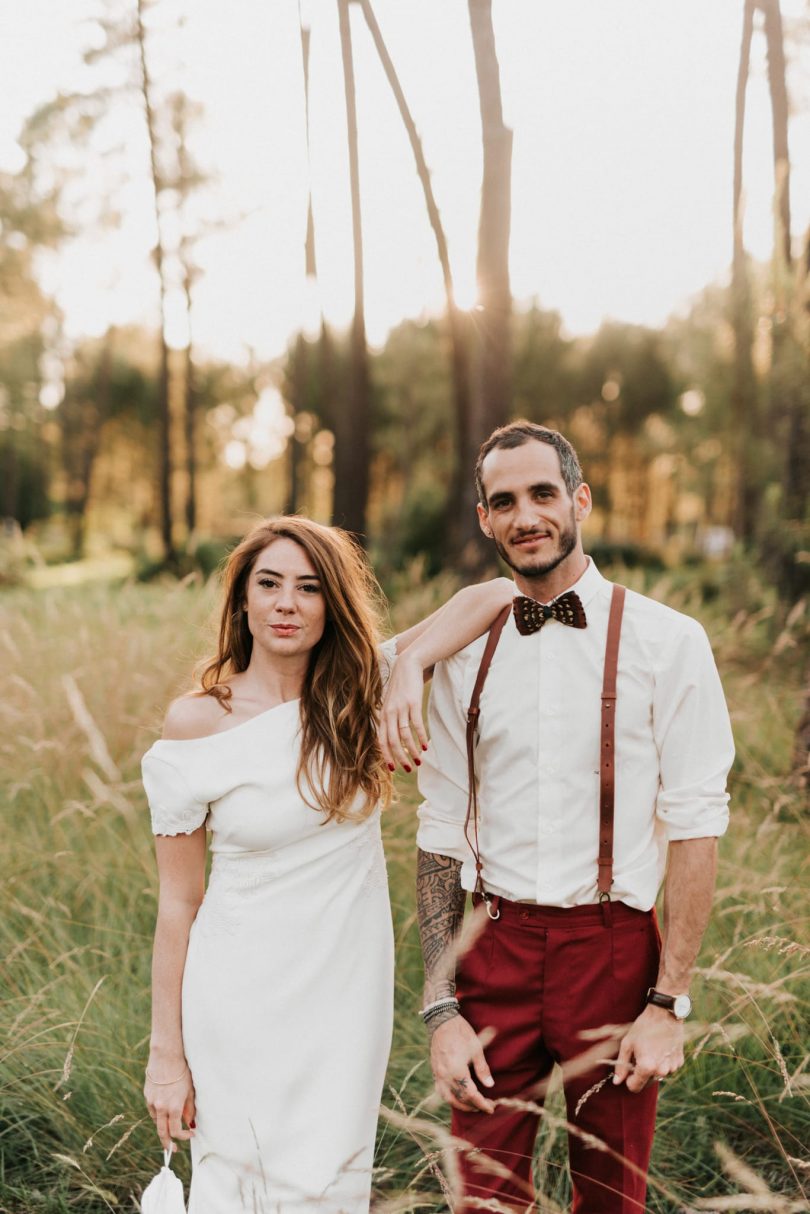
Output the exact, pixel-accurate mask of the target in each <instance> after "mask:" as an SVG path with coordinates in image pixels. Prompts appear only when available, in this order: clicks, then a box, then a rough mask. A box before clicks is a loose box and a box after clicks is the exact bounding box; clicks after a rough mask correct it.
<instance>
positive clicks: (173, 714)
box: [162, 691, 223, 742]
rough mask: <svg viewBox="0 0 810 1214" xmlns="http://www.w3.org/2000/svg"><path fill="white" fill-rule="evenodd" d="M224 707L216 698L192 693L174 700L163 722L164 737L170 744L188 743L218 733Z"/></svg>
mask: <svg viewBox="0 0 810 1214" xmlns="http://www.w3.org/2000/svg"><path fill="white" fill-rule="evenodd" d="M222 713H223V710H222V707H221V706H220V703H219V700H217V699H215V697H214V696H209V695H205V694H202V695H201V694H200V693H199V692H196V691H192V692H189V694H188V695H184V696H178V698H177V699H176V700H172V702H171V704H170V705H169V707H168V709H167V710H166V716H165V718H164V721H163V734H162V737H163V738H164V740H165V741H167V742H169V741H171V742H188V741H190V740H191V739H192V738H204V737H206V736H207V735H208V734H210V733H216V731H217V728H218V726H219V723H220V721H221V720H222Z"/></svg>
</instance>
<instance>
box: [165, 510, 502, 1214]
mask: <svg viewBox="0 0 810 1214" xmlns="http://www.w3.org/2000/svg"><path fill="white" fill-rule="evenodd" d="M507 585H508V584H507ZM376 589H377V588H376V584H375V583H374V581H373V578H372V575H371V573H370V571H369V569H368V566H367V565H366V563H365V559H364V557H363V556H362V554H361V553H360V551H359V550H358V549H357V548H356V546H355V545H354V544H353V543H352V542H351V540H350V539H349V538H348V537H347V536H346V535H345V534H344V533H342V532H340V531H339V530H337V529H335V528H329V527H322V526H320V525H318V524H316V523H312V522H309V521H308V520H306V519H302V518H281V519H269V520H266V521H265V522H263V523H260V524H259V525H258V526H257V527H255V528H254V529H253V530H252V531H251V532H250V534H249V535H248V536H247V537H246V538H245V539H244V540H243V541H242V543H241V544H240V545H239V546H238V547H237V548H236V549H235V550H234V551H233V553H232V554H231V556H230V559H229V561H228V565H227V568H226V573H225V602H224V604H223V610H222V618H221V624H220V632H219V647H218V651H217V655H216V657H215V658H214V659H213V661H212V662H211V663H210V664H209V665H208V667H207V668H206V670H205V672H204V674H203V676H202V687H201V690H200V691H199V692H196V693H192V694H191V695H187V696H183V697H181V698H180V699H178V700H175V701H174V703H173V704H172V705H171V706H170V708H169V711H168V713H167V716H166V721H165V726H164V731H163V737H162V738H161V740H160V741H158V742H156V743H155V744H154V746H153V747H152V748H151V749H150V750H149V752H148V753H147V754H146V756H145V757H144V760H143V778H144V785H145V787H146V791H147V795H148V799H149V804H150V808H151V812H152V821H153V829H154V831H155V834H156V835H157V840H156V850H157V860H158V870H159V875H160V899H159V906H158V918H157V926H156V932H155V947H154V959H153V969H152V984H153V1013H152V1036H151V1047H150V1054H149V1062H148V1066H147V1078H146V1084H145V1088H144V1094H145V1096H146V1101H147V1105H148V1107H149V1109H150V1112H151V1114H152V1116H153V1118H154V1120H155V1123H156V1127H157V1131H158V1134H159V1136H160V1139H161V1142H162V1143H163V1145H164V1147H167V1146H169V1145H170V1143H171V1140H172V1139H191V1151H192V1163H193V1179H192V1185H191V1195H190V1204H189V1212H190V1214H237V1211H250V1212H251V1214H260V1212H262V1211H268V1212H269V1211H271V1210H272V1211H273V1212H274V1214H277V1212H278V1211H282V1212H284V1214H286V1212H287V1211H288V1210H292V1209H296V1210H304V1209H310V1208H313V1209H314V1207H315V1206H316V1205H317V1207H318V1210H319V1211H321V1212H322V1214H336V1212H337V1211H345V1212H347V1214H355V1212H358V1214H359V1212H361V1211H365V1210H367V1209H368V1203H369V1192H370V1184H371V1165H372V1153H373V1147H374V1135H375V1127H376V1120H377V1109H378V1105H379V1099H380V1094H381V1089H382V1083H383V1078H384V1074H385V1067H386V1062H387V1057H388V1051H389V1047H390V1037H391V1021H392V993H393V942H392V931H391V916H390V907H389V903H388V892H387V880H386V871H385V861H384V857H383V852H382V843H381V839H380V824H379V811H380V807H381V806H384V805H385V804H387V802H388V801H389V799H390V795H391V776H390V772H391V771H392V770H393V766H394V765H393V763H391V762H390V761H389V762H387V763H386V761H385V760H384V758H383V753H382V750H381V747H380V744H379V742H378V740H377V737H376V733H375V725H376V716H377V713H378V710H379V706H380V700H381V694H382V677H381V673H380V664H381V660H382V664H383V665H386V664H387V663H388V662H390V660H391V658H392V657H393V648H394V645H395V644H397V642H388V643H387V644H386V646H384V647H383V649H382V651H379V650H378V649H377V646H376V619H375V611H374V599H375V591H376ZM505 593H506V592H505V589H504V587H503V584H502V583H500V582H498V583H489V584H487V585H486V586H481V587H472V588H469V589H467V590H464V591H461V592H460V593H459V594H458V595H457V596H456V597H455V599H454V600H451V602H450V603H449V604H447V605H446V606H445V607H444V608H443V609H442V610H441V611H440V612H438V613H436V615H435V617H431V619H430V620H429V621H426V622H424V623H423V624H421V625H417V627H416V628H414V629H411V630H410V632H406V633H404V634H403V635H402V636H401V637H400V638H398V647H399V648H400V649H404V648H407V647H408V645H409V644H410V643H411V642H412V641H413V640H415V639H416V638H417V637H419V639H420V644H419V653H420V660H422V661H423V662H424V664H425V665H428V664H430V663H431V662H432V661H434V660H437V659H438V658H439V657H441V656H446V655H447V654H449V653H451V652H454V651H455V650H456V649H458V648H459V647H461V646H463V645H465V644H467V643H469V641H470V640H472V639H473V638H474V637H475V636H476V635H478V634H480V633H481V632H483V631H484V629H485V628H486V627H487V626H488V624H489V622H490V621H491V619H492V618H493V616H494V615H495V614H496V613H497V610H498V609H499V607H500V605H501V603H502V602H503V601H504V597H505ZM401 742H402V745H403V746H404V747H405V748H406V752H403V750H402V749H399V750H398V754H399V755H402V756H403V757H405V758H406V760H407V759H408V758H411V757H413V759H414V761H415V762H417V763H418V761H419V760H418V757H416V744H415V742H414V741H413V738H412V736H411V735H409V736H408V738H407V739H406V738H403V739H401ZM206 828H207V829H208V830H209V831H210V832H211V836H212V843H211V852H212V866H211V873H210V878H209V882H208V887H207V889H205V854H206ZM183 1123H185V1128H184V1125H183Z"/></svg>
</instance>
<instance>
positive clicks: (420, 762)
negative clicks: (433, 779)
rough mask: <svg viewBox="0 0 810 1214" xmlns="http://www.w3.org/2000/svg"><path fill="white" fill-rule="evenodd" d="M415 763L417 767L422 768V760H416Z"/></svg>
mask: <svg viewBox="0 0 810 1214" xmlns="http://www.w3.org/2000/svg"><path fill="white" fill-rule="evenodd" d="M414 763H415V764H416V766H417V767H421V766H422V760H421V759H414Z"/></svg>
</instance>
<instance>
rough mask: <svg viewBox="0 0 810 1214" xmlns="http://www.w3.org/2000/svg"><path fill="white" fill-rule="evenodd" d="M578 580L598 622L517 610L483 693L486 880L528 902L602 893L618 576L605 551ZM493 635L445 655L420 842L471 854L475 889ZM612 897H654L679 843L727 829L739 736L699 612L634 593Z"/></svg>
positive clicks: (624, 649) (436, 679) (434, 704)
mask: <svg viewBox="0 0 810 1214" xmlns="http://www.w3.org/2000/svg"><path fill="white" fill-rule="evenodd" d="M571 589H573V590H575V591H576V593H577V594H578V595H579V597H580V599H581V600H582V605H583V607H584V608H585V612H586V615H587V620H588V623H587V627H586V628H584V629H577V628H571V627H568V626H567V625H564V624H561V623H559V622H558V621H557V620H554V619H551V620H547V621H546V623H545V625H544V626H543V627H542V628H541V629H540V630H539V631H538V632H535V633H533V634H532V635H531V636H521V635H520V633H519V632H518V631H517V628H516V626H515V622H514V617H510V618H509V619H508V620H507V622H506V625H505V627H504V630H503V633H502V634H501V638H500V641H499V642H498V646H497V648H496V650H495V656H494V658H493V661H492V665H491V667H490V670H489V674H488V676H487V680H486V683H485V684H484V690H483V693H482V696H481V715H480V717H479V725H478V744H477V747H476V760H475V762H476V771H477V774H478V788H479V805H480V817H479V849H480V853H481V857H482V861H483V879H484V884H485V886H486V888H487V889H488V890H490V891H491V892H492V893H494V894H500V895H501V896H502V897H506V898H510V899H513V900H516V901H520V900H525V901H531V902H538V903H541V904H543V905H549V906H578V905H580V904H582V903H590V902H595V901H596V900H597V887H596V882H597V856H598V852H599V838H598V835H599V732H600V715H601V699H600V696H601V689H602V674H603V669H604V661H605V642H606V638H607V624H608V614H609V611H610V600H611V591H612V583H610V582H608V581H607V580H606V579H605V578H603V577H602V575H601V574H600V573H599V571H598V570H597V568H596V566H595V565H594V563H593V561H590V560H589V563H588V567H587V569H586V570H585V572H584V573H583V574H582V576H581V577H580V578H579V580H578V581H577V582H576V584H575V585H574V586H572V587H571ZM485 641H486V638H485V637H479V638H478V640H476V641H474V642H473V643H472V644H471V645H468V646H467V647H466V649H462V650H461V651H460V652H459V653H457V654H455V655H454V656H453V657H452V658H450V659H449V660H448V661H445V662H441V663H439V664H438V665H437V667H436V670H435V673H434V676H433V687H432V690H431V696H430V709H429V722H430V735H431V743H430V749H429V750H428V752H427V754H426V755H425V756H424V758H423V760H422V766H421V768H420V771H419V788H420V791H421V793H422V795H423V797H424V801H423V803H422V805H421V806H420V809H419V820H420V825H419V831H418V835H417V843H418V845H419V847H420V848H421V849H422V850H423V851H426V852H438V853H439V854H440V855H445V856H451V857H454V858H455V859H457V860H461V861H463V867H462V871H461V881H462V885H463V886H464V888H465V889H468V890H472V889H473V888H474V887H475V865H474V861H473V858H472V851H471V849H470V846H469V844H468V843H467V841H466V839H465V836H464V819H465V816H466V812H467V755H466V745H465V728H466V717H467V706H468V704H469V702H470V696H471V694H472V690H473V684H474V682H475V677H476V674H477V673H478V667H479V664H480V661H481V655H482V653H483V649H484V644H485ZM615 753H616V798H615V833H614V871H613V889H612V890H611V897H613V898H617V899H621V900H622V901H624V902H626V903H628V905H630V906H634V907H636V908H638V909H639V910H648V909H649V908H650V907H651V906H652V905H653V904H654V902H655V898H656V895H657V893H658V889H659V886H660V884H661V879H662V877H663V872H664V867H665V863H666V851H667V843H668V841H669V840H671V839H672V840H675V839H697V838H703V837H705V836H710V835H722V834H723V832H724V831H725V829H726V826H727V824H728V796H727V793H726V777H727V775H728V770H729V768H730V766H731V762H732V760H733V758H734V743H733V739H732V736H731V726H730V723H729V718H728V711H727V709H726V703H725V699H724V696H723V689H722V687H721V685H720V679H719V676H718V674H717V668H716V666H715V664H714V658H713V656H712V651H711V648H710V646H709V642H708V638H707V637H706V634H705V632H704V631H703V629H702V628H701V626H700V624H698V623H697V622H696V621H695V620H693V619H691V618H689V617H688V616H685V615H681V614H680V613H679V612H677V611H673V610H672V609H671V608H670V607H665V606H663V605H662V604H661V603H657V602H655V601H654V600H653V599H649V598H645V597H644V596H643V595H640V594H636V593H634V592H633V591H628V593H627V597H626V600H625V608H624V617H623V620H622V631H621V643H620V646H619V667H618V678H617V703H616V752H615Z"/></svg>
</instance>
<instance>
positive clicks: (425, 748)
mask: <svg viewBox="0 0 810 1214" xmlns="http://www.w3.org/2000/svg"><path fill="white" fill-rule="evenodd" d="M422 750H427V746H425V744H424V742H423V743H422Z"/></svg>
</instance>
